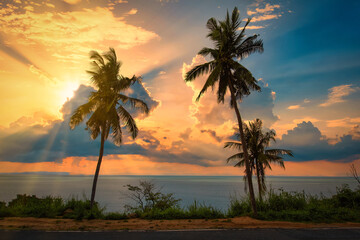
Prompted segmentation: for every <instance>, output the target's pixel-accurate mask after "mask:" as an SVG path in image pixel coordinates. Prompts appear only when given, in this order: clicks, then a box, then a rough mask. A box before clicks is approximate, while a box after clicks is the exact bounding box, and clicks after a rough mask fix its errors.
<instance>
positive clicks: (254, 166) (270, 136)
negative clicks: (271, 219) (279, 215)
mask: <svg viewBox="0 0 360 240" xmlns="http://www.w3.org/2000/svg"><path fill="white" fill-rule="evenodd" d="M244 129H245V131H244V134H245V141H246V143H247V146H248V156H249V160H250V169H251V175H253V172H255V175H256V176H257V183H258V191H259V198H260V200H262V195H263V194H264V193H265V191H266V183H265V169H267V168H268V169H269V170H272V169H271V164H272V163H274V164H278V165H279V166H280V167H282V168H285V165H284V161H283V157H282V156H283V155H289V156H291V157H292V156H293V154H292V151H290V150H286V149H267V147H269V145H270V142H271V140H272V141H274V142H275V141H276V140H275V136H276V133H275V132H274V131H269V132H265V133H264V132H263V131H262V121H261V120H260V119H256V120H255V121H254V122H249V125H246V124H244ZM236 137H237V138H238V139H241V137H240V134H239V133H236ZM224 148H233V149H236V150H238V151H241V149H242V141H241V142H226V143H225V146H224ZM233 160H235V161H237V163H236V164H235V167H244V165H245V158H244V153H243V151H241V152H239V153H236V154H235V155H233V156H231V157H229V158H228V159H227V162H230V161H233ZM245 179H246V178H245Z"/></svg>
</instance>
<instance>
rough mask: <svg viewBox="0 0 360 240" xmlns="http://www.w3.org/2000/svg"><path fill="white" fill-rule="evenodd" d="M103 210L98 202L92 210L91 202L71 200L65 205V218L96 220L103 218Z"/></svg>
mask: <svg viewBox="0 0 360 240" xmlns="http://www.w3.org/2000/svg"><path fill="white" fill-rule="evenodd" d="M103 211H104V209H103V208H100V206H99V204H98V203H97V202H95V203H94V205H93V207H92V209H91V208H90V200H87V199H84V200H78V199H76V198H71V199H70V200H68V201H67V202H66V203H65V206H64V211H63V217H64V218H72V219H77V220H81V219H84V218H85V219H94V218H102V217H103Z"/></svg>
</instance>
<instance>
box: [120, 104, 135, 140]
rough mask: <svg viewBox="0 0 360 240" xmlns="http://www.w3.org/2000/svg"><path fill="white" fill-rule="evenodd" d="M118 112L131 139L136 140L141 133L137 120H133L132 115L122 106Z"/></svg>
mask: <svg viewBox="0 0 360 240" xmlns="http://www.w3.org/2000/svg"><path fill="white" fill-rule="evenodd" d="M117 112H118V114H119V117H120V120H121V121H122V122H123V123H124V124H125V127H126V129H127V130H128V131H129V133H130V134H131V137H132V138H133V139H135V138H136V136H137V134H138V132H139V129H138V128H137V126H136V123H135V120H134V119H133V118H132V116H131V115H130V113H129V112H128V111H126V109H125V108H124V107H123V106H121V105H120V106H119V107H118V108H117Z"/></svg>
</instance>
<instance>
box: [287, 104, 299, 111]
mask: <svg viewBox="0 0 360 240" xmlns="http://www.w3.org/2000/svg"><path fill="white" fill-rule="evenodd" d="M299 108H300V105H291V106H289V107H288V108H287V109H290V110H294V109H299Z"/></svg>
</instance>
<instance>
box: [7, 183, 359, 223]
mask: <svg viewBox="0 0 360 240" xmlns="http://www.w3.org/2000/svg"><path fill="white" fill-rule="evenodd" d="M152 192H154V193H158V192H160V191H152ZM160 193H161V192H160ZM161 194H162V193H161ZM177 203H178V202H176V204H170V205H171V206H169V205H168V206H169V207H166V208H160V207H152V208H151V207H149V208H145V209H146V211H142V210H141V209H140V208H134V209H133V210H132V211H131V212H128V213H120V212H109V213H104V209H103V208H101V207H99V205H98V204H97V203H95V204H94V206H93V208H92V209H91V208H90V201H89V200H88V199H83V200H79V199H76V198H71V199H68V200H63V199H62V198H60V197H51V196H47V197H42V198H38V197H36V196H34V195H32V196H30V195H26V194H23V195H20V194H19V195H17V197H16V198H15V199H13V200H12V201H10V202H9V203H7V204H6V203H4V202H0V217H47V218H71V219H77V220H81V219H92V218H96V219H107V220H120V219H127V218H130V217H140V218H144V219H216V218H229V217H236V216H253V217H256V218H259V219H263V220H281V221H297V222H344V221H351V222H360V189H355V190H352V189H350V188H349V186H348V185H344V186H342V187H338V188H337V191H336V194H334V195H333V196H331V197H325V196H323V195H320V196H316V195H315V196H312V195H306V194H305V193H304V192H286V191H284V190H282V189H279V190H278V191H274V190H270V191H269V192H268V193H267V195H266V196H265V198H264V199H263V201H260V200H257V206H258V210H259V211H258V215H257V216H254V215H253V213H252V209H251V204H250V200H249V198H248V197H243V198H241V199H236V198H235V197H233V198H231V200H230V206H229V209H228V211H227V212H226V213H224V212H222V211H221V210H219V209H216V208H214V207H212V206H209V205H206V204H204V203H203V204H199V203H198V202H196V201H194V202H193V203H192V204H191V205H189V206H188V207H185V208H180V207H179V206H178V205H177ZM154 206H156V205H154Z"/></svg>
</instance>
